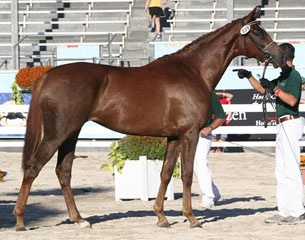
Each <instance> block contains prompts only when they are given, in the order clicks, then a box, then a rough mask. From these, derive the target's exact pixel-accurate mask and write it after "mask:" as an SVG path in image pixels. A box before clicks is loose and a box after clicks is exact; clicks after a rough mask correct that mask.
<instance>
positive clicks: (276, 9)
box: [0, 0, 305, 69]
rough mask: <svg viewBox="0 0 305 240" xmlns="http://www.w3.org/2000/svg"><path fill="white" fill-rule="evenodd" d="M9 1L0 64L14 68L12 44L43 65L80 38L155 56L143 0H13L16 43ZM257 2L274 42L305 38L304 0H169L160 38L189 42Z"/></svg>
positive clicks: (25, 61) (3, 14)
mask: <svg viewBox="0 0 305 240" xmlns="http://www.w3.org/2000/svg"><path fill="white" fill-rule="evenodd" d="M11 2H12V0H1V1H0V39H1V41H0V69H3V68H4V66H5V65H4V64H3V63H4V62H5V61H7V62H8V64H7V66H8V68H12V65H13V64H12V55H13V51H14V50H15V49H16V48H18V49H19V55H20V56H19V59H20V67H23V66H25V65H28V66H31V65H39V64H43V65H45V64H47V63H49V62H50V59H53V60H54V59H55V60H56V56H55V53H56V51H55V50H56V48H57V47H58V46H61V45H76V44H79V43H86V44H98V45H100V46H101V52H102V56H101V57H102V58H104V59H117V58H132V57H137V58H140V57H144V58H145V57H147V58H151V57H153V56H152V51H150V50H149V43H150V42H151V41H154V40H155V38H153V35H152V34H151V33H148V32H149V29H148V28H147V22H146V21H147V14H146V13H144V11H143V10H144V4H145V2H144V1H142V2H139V1H137V2H136V1H135V0H17V2H18V17H19V20H18V28H19V29H18V39H19V42H18V44H17V43H16V45H15V46H12V25H13V23H12V18H11V16H12V12H11V11H12V10H11ZM135 5H136V6H137V7H134V6H135ZM255 5H262V7H263V11H264V12H263V15H262V16H261V18H260V21H261V22H262V25H263V26H264V27H265V28H266V29H267V31H268V32H269V33H270V35H271V36H272V37H273V39H274V40H275V41H277V42H283V41H305V27H304V20H305V5H304V0H302V1H299V0H291V1H286V0H234V5H233V1H230V0H201V1H199V0H170V1H169V2H168V5H167V6H169V7H170V8H172V9H173V10H174V12H175V15H174V18H172V19H170V20H169V22H170V27H167V28H164V29H163V30H164V34H163V38H162V41H165V42H167V41H169V42H189V41H192V40H194V39H196V38H197V37H199V36H201V35H202V34H205V33H208V32H210V31H213V30H215V29H217V28H218V27H220V26H223V25H224V24H226V23H227V22H229V21H231V20H232V19H234V18H238V17H242V16H244V15H245V14H247V13H249V11H251V10H252V9H253V7H254V6H255ZM131 22H132V23H133V24H132V26H130V23H131ZM158 41H160V40H158ZM131 45H133V46H134V47H130V46H131ZM128 46H129V47H128ZM138 52H141V55H139V54H138ZM108 63H110V64H112V62H111V61H108ZM141 64H143V63H142V62H141V61H139V63H138V65H141Z"/></svg>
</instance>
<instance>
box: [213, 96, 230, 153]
mask: <svg viewBox="0 0 305 240" xmlns="http://www.w3.org/2000/svg"><path fill="white" fill-rule="evenodd" d="M216 95H217V96H218V97H219V101H220V103H221V104H231V100H232V98H233V97H234V95H233V94H231V93H226V92H216ZM226 124H227V123H226V122H224V124H223V126H226ZM227 139H228V134H216V135H215V136H213V138H212V142H224V141H226V140H227ZM215 152H219V153H222V152H224V148H223V147H212V148H211V153H215Z"/></svg>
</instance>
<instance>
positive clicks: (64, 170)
mask: <svg viewBox="0 0 305 240" xmlns="http://www.w3.org/2000/svg"><path fill="white" fill-rule="evenodd" d="M78 134H79V131H78V132H77V133H75V134H74V135H73V136H72V137H70V138H69V139H67V140H66V141H65V142H64V143H63V145H62V146H61V147H60V148H59V150H58V157H57V166H56V174H57V177H58V180H59V183H60V186H61V189H62V192H63V195H64V198H65V201H66V205H67V209H68V212H69V217H70V219H71V221H73V222H76V223H78V224H80V226H82V227H90V224H89V223H88V222H87V221H86V220H84V219H83V218H82V217H81V215H80V214H79V211H78V210H77V207H76V204H75V200H74V196H73V193H72V190H71V170H72V164H73V160H74V158H75V155H74V154H75V147H76V142H77V138H78Z"/></svg>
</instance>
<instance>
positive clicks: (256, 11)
mask: <svg viewBox="0 0 305 240" xmlns="http://www.w3.org/2000/svg"><path fill="white" fill-rule="evenodd" d="M260 14H261V7H260V6H256V7H255V8H254V9H253V10H252V11H251V12H250V13H249V14H248V15H247V16H246V17H245V18H244V20H245V22H246V23H249V22H252V21H255V20H256V19H257V18H258V17H259V16H260Z"/></svg>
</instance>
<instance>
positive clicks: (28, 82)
mask: <svg viewBox="0 0 305 240" xmlns="http://www.w3.org/2000/svg"><path fill="white" fill-rule="evenodd" d="M51 68H52V66H45V67H43V66H36V67H24V68H21V69H20V70H19V71H18V73H17V74H16V77H15V81H14V82H13V84H12V87H11V88H12V91H13V93H12V100H14V102H15V103H16V104H24V102H25V101H24V96H25V94H28V93H31V87H32V85H33V83H34V82H35V81H36V80H37V79H38V78H39V77H40V76H42V75H43V74H44V73H45V72H47V71H48V70H50V69H51ZM28 102H29V101H28Z"/></svg>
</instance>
